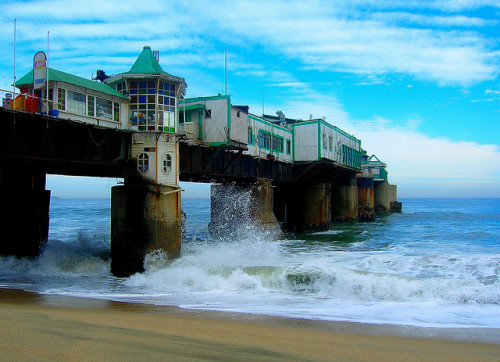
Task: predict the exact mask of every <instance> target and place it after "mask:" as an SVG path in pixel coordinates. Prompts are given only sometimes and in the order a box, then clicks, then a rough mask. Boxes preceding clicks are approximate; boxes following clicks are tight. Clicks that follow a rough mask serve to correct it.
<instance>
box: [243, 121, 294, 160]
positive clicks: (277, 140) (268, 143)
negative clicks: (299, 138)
mask: <svg viewBox="0 0 500 362" xmlns="http://www.w3.org/2000/svg"><path fill="white" fill-rule="evenodd" d="M253 143H254V135H253V130H252V127H248V144H250V145H251V144H253ZM257 144H258V145H259V146H260V147H262V148H267V149H270V150H273V151H276V152H283V137H281V136H276V135H273V134H271V133H269V132H267V131H264V130H261V129H260V130H259V133H258V134H257ZM291 148H292V147H291V141H290V140H286V153H287V154H288V155H289V154H290V153H291Z"/></svg>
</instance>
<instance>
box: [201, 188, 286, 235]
mask: <svg viewBox="0 0 500 362" xmlns="http://www.w3.org/2000/svg"><path fill="white" fill-rule="evenodd" d="M249 224H251V225H257V226H258V227H260V228H265V229H267V230H270V231H274V232H279V231H280V230H279V225H278V222H277V220H276V217H275V216H274V212H273V188H272V184H271V181H269V180H266V179H261V178H259V179H257V180H255V181H254V182H252V183H248V184H234V183H228V184H212V185H211V221H210V225H209V230H210V233H211V235H212V236H214V237H240V236H239V235H238V233H240V232H243V233H244V232H245V230H246V229H245V228H242V226H246V225H249Z"/></svg>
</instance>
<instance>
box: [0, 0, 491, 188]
mask: <svg viewBox="0 0 500 362" xmlns="http://www.w3.org/2000/svg"><path fill="white" fill-rule="evenodd" d="M14 18H17V51H16V55H17V60H16V68H17V71H16V74H17V77H18V78H20V77H21V76H23V75H24V74H25V73H27V72H28V71H29V70H30V67H31V59H32V57H33V55H34V53H35V52H37V51H38V50H46V47H47V31H50V60H49V63H50V66H51V67H54V68H56V69H59V70H63V71H66V72H70V73H74V74H77V75H80V76H83V77H87V78H88V77H90V76H91V75H92V74H95V71H96V69H104V70H105V71H106V72H107V73H108V74H114V73H120V72H123V71H127V70H128V69H130V66H131V65H132V64H133V62H134V60H135V59H136V57H137V56H138V55H139V53H140V52H141V50H142V47H143V46H144V45H150V46H151V47H152V49H155V50H159V51H160V64H161V65H162V67H163V69H164V70H165V71H167V72H169V73H171V74H174V75H178V76H182V77H184V78H185V79H186V82H187V84H188V89H187V96H188V97H195V96H206V95H213V94H216V93H218V92H221V93H223V92H224V49H227V57H228V72H227V73H228V93H229V94H231V99H232V101H233V103H234V104H247V105H249V106H250V111H251V112H252V113H255V114H260V113H262V108H263V101H262V99H263V98H264V108H265V112H266V113H270V114H274V113H275V112H276V111H277V110H282V111H283V112H284V113H285V115H286V116H289V117H295V118H303V119H306V118H309V116H310V115H311V114H312V115H313V117H326V120H327V121H328V122H330V123H332V124H334V125H337V126H339V127H340V128H342V129H344V130H346V131H348V132H350V133H352V134H354V135H355V136H356V137H358V138H360V139H361V140H362V146H363V148H364V149H366V150H367V151H368V152H369V153H370V154H373V153H374V154H376V155H377V156H378V157H379V158H380V159H381V160H383V161H384V162H386V163H387V164H388V170H389V178H390V182H391V183H395V184H398V188H399V196H400V197H500V141H499V138H500V137H499V136H500V76H499V74H500V61H499V60H500V43H499V42H500V38H499V37H498V35H499V34H500V0H474V1H473V0H436V1H426V0H420V1H412V0H407V1H393V0H385V1H377V0H354V1H342V0H340V1H300V2H299V1H297V2H294V1H252V2H250V1H237V0H233V1H201V0H200V1H196V0H194V1H189V2H175V3H174V2H165V1H142V2H137V1H105V2H104V1H94V0H85V1H59V0H46V1H9V0H3V1H2V2H1V3H0V19H1V22H0V28H1V33H2V35H3V36H2V38H1V40H0V56H1V59H3V60H4V61H3V62H2V63H1V65H0V89H11V87H10V85H11V83H12V79H13V28H14ZM114 183H115V180H92V181H90V180H84V181H82V180H78V179H75V178H70V179H67V178H61V177H51V178H49V181H48V186H49V187H50V188H52V189H53V193H54V194H55V195H60V196H65V197H68V196H70V195H74V196H75V197H76V196H85V195H89V196H102V195H105V196H107V195H109V193H108V192H109V191H108V190H109V185H111V184H114ZM73 184H74V185H73ZM82 185H88V187H82ZM96 185H98V186H96ZM184 186H186V187H188V190H189V191H188V192H186V193H184V195H185V196H184V197H188V196H190V195H191V196H192V195H196V196H198V195H202V194H203V195H206V190H207V188H206V187H201V188H200V187H196V185H195V186H193V185H184ZM85 189H87V191H85ZM63 190H66V191H63ZM96 190H100V191H96Z"/></svg>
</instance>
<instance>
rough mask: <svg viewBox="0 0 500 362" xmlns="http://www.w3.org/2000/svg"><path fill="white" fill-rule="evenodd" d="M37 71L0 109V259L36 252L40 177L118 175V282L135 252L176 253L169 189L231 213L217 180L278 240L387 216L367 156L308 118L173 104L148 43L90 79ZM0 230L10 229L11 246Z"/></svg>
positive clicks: (44, 196)
mask: <svg viewBox="0 0 500 362" xmlns="http://www.w3.org/2000/svg"><path fill="white" fill-rule="evenodd" d="M47 74H48V77H47V83H46V84H45V87H41V88H39V89H34V88H33V84H34V82H33V73H32V72H30V73H28V74H26V75H25V76H24V77H22V78H21V79H20V80H19V81H18V82H17V83H16V87H18V88H19V91H20V93H21V94H20V95H18V96H17V97H16V99H15V100H12V101H8V100H4V102H3V104H4V108H1V109H0V134H1V135H2V140H3V142H2V143H0V161H1V163H0V176H1V177H0V193H1V194H2V195H3V196H4V198H3V200H6V202H5V203H4V204H3V205H2V206H0V219H2V220H4V221H5V220H7V223H6V224H4V226H2V228H0V254H14V255H20V256H22V255H36V254H37V253H38V252H39V250H40V247H41V246H42V245H43V242H44V240H46V238H47V235H48V210H49V204H50V201H49V200H50V191H48V190H45V175H46V174H47V173H56V174H67V175H78V176H108V177H109V176H113V177H122V178H124V184H123V185H119V186H115V187H113V188H112V195H111V258H112V264H111V268H112V272H113V273H114V274H115V275H119V276H125V275H130V274H131V273H134V272H137V271H141V270H143V261H144V257H145V255H146V254H147V253H149V252H152V251H155V250H158V249H161V250H163V251H164V252H166V254H167V255H168V256H169V257H176V256H177V255H179V253H180V247H181V217H182V212H181V191H182V190H181V188H180V187H179V182H180V181H193V182H198V181H205V182H206V181H208V182H215V183H214V184H213V185H212V214H213V215H220V214H221V212H220V211H221V210H224V209H228V208H230V207H234V205H232V204H234V202H233V201H232V200H231V197H230V195H229V196H228V194H227V193H224V192H221V191H223V190H224V189H225V188H227V187H229V186H228V185H231V187H233V188H234V187H237V188H239V189H246V190H249V192H248V198H249V205H250V207H249V213H250V217H251V218H253V219H254V220H255V221H256V222H258V223H260V224H261V225H264V226H266V227H272V228H275V227H276V226H277V225H281V227H282V228H283V229H284V230H287V231H292V232H305V231H308V230H321V229H327V228H329V227H330V226H331V223H332V222H333V221H336V220H339V221H346V220H358V218H361V219H365V220H372V219H373V217H374V212H375V210H377V211H391V210H392V211H398V209H397V207H395V206H397V205H396V204H395V203H397V201H396V199H397V195H396V193H397V189H396V187H395V186H394V185H389V183H388V182H387V172H386V166H387V165H386V164H384V163H382V162H380V160H379V159H378V158H376V157H375V156H372V157H367V154H366V152H364V151H363V150H362V148H361V140H359V139H357V138H356V137H355V136H353V135H350V134H349V133H347V132H345V131H343V130H341V129H339V128H338V127H336V126H334V125H332V124H330V123H329V122H327V121H326V120H325V119H321V118H318V119H312V117H310V118H309V119H306V120H301V119H293V118H288V117H286V116H285V115H284V114H283V112H281V111H278V112H276V116H274V115H261V116H259V115H255V114H252V113H250V109H249V107H248V106H245V105H234V104H232V102H231V96H230V95H221V94H218V95H215V96H207V97H195V98H186V97H185V94H186V89H187V84H186V82H185V80H184V78H182V77H179V76H174V75H171V74H169V73H167V72H166V71H164V70H163V68H162V67H161V66H160V64H159V59H158V53H155V52H153V51H152V50H151V48H150V47H148V46H145V47H144V48H143V50H142V52H141V53H140V54H139V56H138V58H137V60H136V61H135V62H134V64H133V65H132V67H131V68H130V69H129V70H128V71H125V72H123V73H120V74H115V75H112V76H106V75H105V74H104V72H102V71H99V72H98V77H97V78H98V79H99V80H101V82H97V81H93V80H88V79H84V78H81V77H77V76H74V75H71V74H69V73H65V72H61V71H58V70H55V69H48V72H47ZM28 100H29V102H28ZM28 103H29V107H28ZM21 181H22V182H21ZM13 190H14V191H13ZM18 200H24V204H23V205H20V204H19V202H18ZM399 205H400V204H399ZM26 211H28V212H26ZM399 211H400V208H399ZM21 215H25V216H24V217H21ZM26 215H28V216H26ZM226 215H227V216H225V217H226V220H223V222H222V223H221V220H216V219H215V218H213V220H212V223H211V226H212V229H213V230H215V233H217V232H218V231H217V230H219V231H220V230H221V229H223V228H224V227H226V226H227V225H230V224H231V223H234V222H237V215H238V212H233V213H226ZM231 215H233V216H234V217H235V219H234V220H231V219H230V218H231V217H233V216H231ZM6 225H13V226H15V227H16V228H18V229H21V230H24V234H23V233H21V235H19V234H16V236H15V238H16V239H17V240H20V241H18V242H17V244H16V245H13V241H12V240H13V239H14V235H13V234H12V233H11V232H9V231H8V230H9V227H7V226H6ZM30 225H31V226H30Z"/></svg>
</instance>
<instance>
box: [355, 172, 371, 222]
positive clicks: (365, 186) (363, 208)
mask: <svg viewBox="0 0 500 362" xmlns="http://www.w3.org/2000/svg"><path fill="white" fill-rule="evenodd" d="M357 183H358V215H359V219H360V220H363V221H374V220H375V192H374V187H373V178H371V177H358V179H357Z"/></svg>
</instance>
